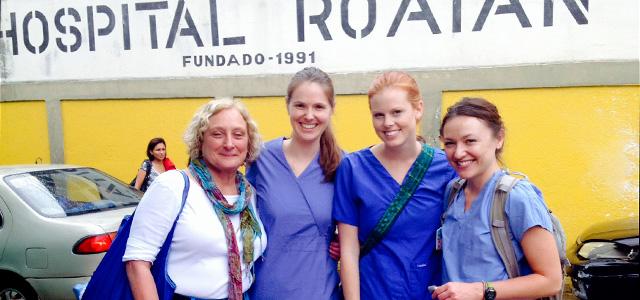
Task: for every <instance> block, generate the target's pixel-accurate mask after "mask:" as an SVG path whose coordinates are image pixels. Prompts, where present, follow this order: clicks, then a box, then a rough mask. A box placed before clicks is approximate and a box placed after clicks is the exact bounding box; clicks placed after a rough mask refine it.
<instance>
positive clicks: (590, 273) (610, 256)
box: [567, 216, 640, 300]
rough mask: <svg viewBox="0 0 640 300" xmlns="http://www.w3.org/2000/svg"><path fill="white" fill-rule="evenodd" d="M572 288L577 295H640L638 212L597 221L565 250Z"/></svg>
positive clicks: (593, 296)
mask: <svg viewBox="0 0 640 300" xmlns="http://www.w3.org/2000/svg"><path fill="white" fill-rule="evenodd" d="M567 252H568V253H567V254H568V258H569V261H570V262H571V266H570V267H569V269H568V272H567V273H568V274H569V276H571V283H572V284H573V292H574V294H575V295H576V296H577V297H578V298H580V299H590V300H592V299H637V297H638V296H639V295H640V275H639V271H640V269H639V267H640V266H639V259H640V257H638V216H634V217H628V218H623V219H618V220H612V221H606V222H602V223H597V224H594V225H592V226H591V227H589V228H587V229H586V230H585V231H584V232H582V234H580V236H578V239H577V240H576V243H575V244H574V245H573V246H572V247H571V248H570V249H569V251H567Z"/></svg>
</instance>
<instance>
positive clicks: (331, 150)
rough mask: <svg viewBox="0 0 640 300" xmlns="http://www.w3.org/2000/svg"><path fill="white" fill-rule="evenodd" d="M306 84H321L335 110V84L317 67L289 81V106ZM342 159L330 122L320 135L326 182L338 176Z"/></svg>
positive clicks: (322, 163)
mask: <svg viewBox="0 0 640 300" xmlns="http://www.w3.org/2000/svg"><path fill="white" fill-rule="evenodd" d="M305 82H315V83H317V84H319V85H320V86H321V87H322V89H323V90H324V93H325V95H326V96H327V99H328V100H329V105H331V108H332V109H334V108H335V106H336V101H335V92H334V89H333V82H332V81H331V78H329V75H327V73H325V72H324V71H322V70H320V69H318V68H316V67H306V68H304V69H302V70H300V71H298V73H296V74H295V75H293V77H292V78H291V81H289V86H288V87H287V97H286V101H287V106H288V105H289V102H291V95H292V94H293V92H294V91H295V90H296V89H297V88H298V87H299V86H300V85H301V84H303V83H305ZM341 157H342V150H340V147H338V142H337V141H336V137H335V136H334V134H333V130H332V129H331V122H329V125H328V126H327V128H326V129H325V130H324V132H323V133H322V135H320V158H319V160H320V167H321V168H322V173H323V174H324V180H325V181H327V182H332V181H333V179H334V177H335V175H336V169H338V164H340V159H341Z"/></svg>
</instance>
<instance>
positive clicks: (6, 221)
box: [0, 195, 12, 261]
mask: <svg viewBox="0 0 640 300" xmlns="http://www.w3.org/2000/svg"><path fill="white" fill-rule="evenodd" d="M4 201H5V200H4V199H3V198H2V196H1V195H0V261H2V258H3V254H4V248H5V247H6V245H7V240H8V239H9V234H10V233H11V223H12V222H11V212H10V211H9V208H8V207H7V205H6V203H5V202H4Z"/></svg>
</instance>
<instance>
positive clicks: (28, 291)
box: [0, 278, 38, 300]
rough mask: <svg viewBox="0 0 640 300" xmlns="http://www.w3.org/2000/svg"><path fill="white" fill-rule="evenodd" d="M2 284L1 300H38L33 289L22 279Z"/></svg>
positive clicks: (0, 289)
mask: <svg viewBox="0 0 640 300" xmlns="http://www.w3.org/2000/svg"><path fill="white" fill-rule="evenodd" d="M3 281H4V282H0V300H5V299H7V300H8V299H11V300H14V299H16V300H18V299H19V300H38V295H37V294H36V292H35V291H34V290H33V288H32V287H31V286H30V285H29V283H27V282H26V281H24V280H22V279H15V278H9V280H6V281H5V280H3Z"/></svg>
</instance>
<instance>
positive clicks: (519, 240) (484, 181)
mask: <svg viewBox="0 0 640 300" xmlns="http://www.w3.org/2000/svg"><path fill="white" fill-rule="evenodd" d="M440 138H441V140H442V142H443V143H444V149H445V153H446V154H447V159H448V160H449V162H450V164H451V165H452V166H453V168H454V169H455V170H456V172H457V173H458V175H459V176H460V178H463V179H466V183H465V184H464V186H463V187H462V189H461V191H460V192H459V193H458V195H456V196H455V198H454V202H453V203H452V205H451V206H450V207H449V208H448V209H447V212H446V215H445V219H444V224H443V227H442V235H443V242H442V247H443V259H444V263H443V267H444V268H443V281H444V282H445V283H446V284H444V285H442V286H440V287H438V288H437V289H436V290H435V292H434V293H433V297H434V298H436V297H437V299H441V300H444V299H478V300H481V299H488V300H491V299H513V298H518V299H534V298H541V297H544V296H550V295H554V294H555V293H557V292H558V291H559V290H560V288H561V284H562V274H561V271H560V259H559V257H558V250H557V248H556V243H555V240H554V237H553V235H552V234H551V232H552V230H553V227H552V226H553V225H552V223H551V219H550V217H549V213H548V211H547V208H546V206H545V203H544V201H543V199H542V194H541V192H540V190H538V188H537V187H536V186H535V185H533V184H532V183H531V182H529V181H527V180H520V181H518V182H517V184H516V185H515V186H514V187H513V189H512V190H511V192H510V193H509V199H508V201H507V202H506V206H505V212H506V215H507V217H508V219H509V227H510V228H511V232H512V233H513V234H512V243H513V245H514V248H515V252H516V259H517V261H518V263H519V269H520V274H522V276H520V277H516V278H513V279H509V277H508V275H507V271H506V269H505V266H504V264H503V262H502V260H501V259H500V256H499V254H498V252H497V250H496V248H495V246H494V244H493V241H492V239H491V234H490V228H491V227H490V226H491V225H490V215H491V203H492V201H493V192H494V190H495V186H496V184H497V182H498V181H499V180H500V178H501V177H502V176H503V175H504V174H505V171H503V170H502V169H501V168H500V160H499V158H500V153H501V152H502V149H503V146H504V139H505V129H504V124H503V123H502V119H501V118H500V115H499V114H498V109H497V108H496V107H495V105H493V104H492V103H490V102H488V101H486V100H484V99H480V98H464V99H462V100H461V101H459V102H458V103H456V104H454V105H453V106H451V107H450V108H449V109H448V110H447V114H446V115H445V117H444V118H443V120H442V126H441V127H440ZM452 183H453V181H452ZM451 185H452V184H450V185H449V186H448V187H447V192H446V194H447V197H446V198H445V199H448V195H449V193H451ZM447 282H448V283H447Z"/></svg>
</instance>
